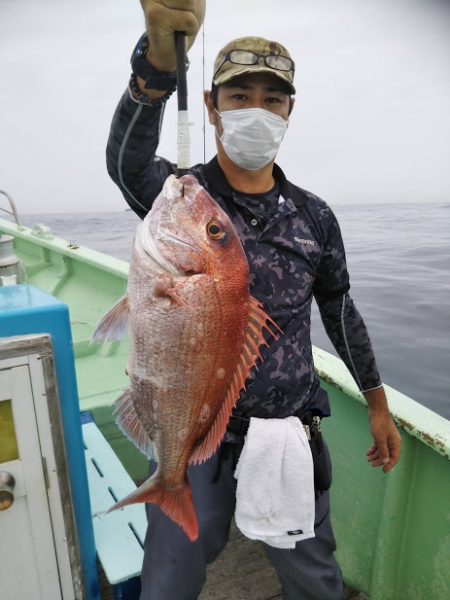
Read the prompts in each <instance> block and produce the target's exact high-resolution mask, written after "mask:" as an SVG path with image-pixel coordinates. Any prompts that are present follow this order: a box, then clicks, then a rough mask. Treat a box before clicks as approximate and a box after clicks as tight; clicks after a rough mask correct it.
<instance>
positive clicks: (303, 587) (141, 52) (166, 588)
mask: <svg viewBox="0 0 450 600" xmlns="http://www.w3.org/2000/svg"><path fill="white" fill-rule="evenodd" d="M141 2H142V5H143V8H144V10H145V15H146V22H147V35H146V36H143V38H141V40H140V42H139V44H138V47H137V49H136V50H135V52H134V55H133V59H132V67H133V71H134V73H133V74H132V76H131V79H130V85H129V89H128V90H127V91H126V93H125V94H124V96H123V97H122V99H121V101H120V103H119V106H118V108H117V110H116V113H115V115H114V119H113V123H112V128H111V135H110V139H109V143H108V149H107V160H108V170H109V173H110V175H111V177H112V178H113V179H114V181H115V182H116V183H117V184H118V185H119V187H120V188H121V190H122V192H123V194H124V196H125V198H126V200H127V202H128V203H129V205H130V206H131V208H132V209H133V210H134V211H135V212H136V213H137V214H138V215H139V216H140V217H141V218H143V217H144V216H145V215H146V213H147V212H148V210H149V209H150V208H151V205H152V202H153V200H154V199H155V197H156V196H157V194H158V193H159V192H160V190H161V187H162V185H163V182H164V181H165V179H166V178H167V176H168V175H169V174H171V173H173V172H175V169H176V166H175V165H174V164H172V163H170V162H169V161H167V160H165V159H163V158H160V157H156V156H155V153H156V149H157V145H158V136H159V130H160V124H161V119H162V115H163V111H164V104H165V102H166V100H167V98H168V97H169V96H170V94H171V93H172V92H173V91H174V89H175V85H176V77H175V73H174V71H175V67H176V59H175V53H174V32H175V31H185V32H186V33H187V34H188V38H187V40H188V47H190V46H191V45H192V43H193V42H194V39H195V36H196V34H197V32H198V30H199V27H200V25H201V22H202V19H203V15H204V2H203V1H201V0H196V1H195V0H191V1H190V2H187V1H183V0H159V1H157V0H141ZM293 76H294V63H293V60H292V59H291V57H290V55H289V53H288V51H287V50H286V48H284V47H283V46H282V45H281V44H278V43H276V42H269V41H267V40H264V39H262V38H252V37H249V38H241V39H239V40H235V41H233V42H231V43H230V44H228V45H227V46H226V47H225V48H224V49H223V50H222V51H221V52H219V55H218V57H217V59H216V61H215V64H214V75H213V86H212V90H211V91H210V92H205V95H204V98H205V103H206V106H207V109H208V115H209V121H210V123H211V125H213V126H214V128H215V131H216V141H217V156H216V157H215V158H214V159H213V160H212V161H211V162H210V163H208V164H206V165H196V166H195V167H193V168H192V173H193V174H194V175H195V176H196V177H197V178H198V180H199V182H200V183H201V185H203V186H204V187H205V188H206V189H207V190H208V191H209V193H210V194H211V195H212V196H213V197H214V198H215V199H216V201H217V202H218V203H219V204H220V206H221V207H222V208H223V209H224V210H225V211H226V212H227V213H228V215H229V216H230V218H231V220H232V222H233V224H234V226H235V228H236V231H237V233H238V235H239V236H240V239H241V241H242V243H243V247H244V250H245V252H246V255H247V258H248V261H249V266H250V273H251V277H250V284H251V293H252V295H253V296H255V297H256V298H257V299H258V300H260V301H261V302H262V303H263V305H264V310H265V311H267V313H268V314H269V315H270V316H271V317H272V318H273V319H274V320H275V321H276V322H277V324H278V325H279V326H280V327H281V328H282V329H283V331H284V335H283V336H280V338H279V339H278V340H276V341H273V342H272V343H271V345H270V348H268V349H265V350H264V362H263V363H260V365H259V370H258V371H257V372H256V373H253V374H252V375H251V377H250V378H249V380H248V382H247V383H248V385H247V389H246V391H245V392H242V393H241V397H240V400H239V401H238V403H237V406H236V409H235V411H234V415H233V417H232V419H231V420H230V425H229V430H228V431H227V434H226V436H225V442H226V443H225V444H223V445H222V447H221V448H220V450H219V452H217V453H216V454H215V455H214V456H213V457H212V458H211V459H210V460H209V461H207V462H206V463H205V464H203V465H199V466H196V467H191V468H190V469H189V479H190V483H191V486H192V489H193V496H194V503H195V506H196V510H197V514H198V519H199V527H200V534H199V539H198V540H197V541H196V542H195V543H190V542H189V541H188V540H187V538H186V536H185V534H184V533H183V532H182V531H181V529H180V528H179V527H178V526H177V525H175V524H174V523H172V521H170V520H169V519H168V518H167V517H166V516H165V515H164V514H163V513H162V512H161V511H160V509H159V508H158V507H157V506H155V505H148V506H147V510H148V518H149V529H148V534H147V538H146V541H145V557H144V565H143V570H142V596H141V599H142V600H157V599H158V600H194V599H195V598H197V597H198V595H199V593H200V591H201V589H202V586H203V584H204V581H205V572H206V565H207V563H209V562H211V561H212V560H214V559H215V558H216V556H217V555H218V554H219V553H220V552H221V550H222V549H223V548H224V546H225V544H226V542H227V539H228V530H229V525H230V521H231V518H232V516H233V513H234V508H235V489H236V481H235V479H234V477H233V473H234V468H235V465H236V456H237V455H238V454H239V451H240V449H241V448H242V444H243V439H244V435H245V429H246V424H247V425H248V419H249V417H251V416H257V417H262V418H284V417H287V416H290V415H297V416H299V417H300V418H301V419H302V420H303V419H306V418H310V417H311V415H313V416H315V417H326V416H328V415H329V414H330V410H329V405H328V399H327V396H326V393H325V392H324V391H323V390H322V389H321V388H320V386H319V381H318V379H317V377H316V375H315V373H314V369H313V362H312V352H311V341H310V308H311V301H312V297H313V296H314V297H315V299H316V301H317V303H318V305H319V308H320V311H321V315H322V319H323V321H324V324H325V327H326V329H327V332H328V334H329V336H330V338H331V340H332V341H333V343H334V345H335V347H336V348H337V350H338V352H339V354H340V356H341V357H342V359H343V360H344V361H345V363H346V364H347V366H348V368H349V369H350V371H351V372H352V374H353V376H354V378H355V380H356V381H357V383H358V385H359V387H360V389H361V390H362V391H363V393H364V396H365V398H366V400H367V403H368V407H369V425H370V431H371V434H372V436H373V439H374V443H373V445H372V447H371V448H370V449H369V451H368V453H367V457H368V461H369V462H370V463H371V464H372V465H373V466H381V467H382V468H383V470H384V472H386V473H387V472H388V471H390V470H391V469H392V468H393V467H394V465H395V464H396V462H397V461H398V459H399V455H400V436H399V434H398V432H397V430H396V428H395V425H394V423H393V421H392V419H391V417H390V415H389V411H388V407H387V401H386V396H385V394H384V391H383V388H382V385H381V380H380V378H379V375H378V372H377V368H376V364H375V359H374V356H373V352H372V349H371V345H370V340H369V337H368V334H367V331H366V328H365V326H364V323H363V321H362V319H361V317H360V315H359V313H358V311H357V309H356V307H355V306H354V304H353V302H352V300H351V298H350V296H349V294H348V291H349V288H350V285H349V277H348V273H347V269H346V264H345V254H344V248H343V243H342V239H341V235H340V231H339V226H338V224H337V221H336V219H335V217H334V215H333V213H332V212H331V210H330V208H329V207H328V206H327V204H325V202H323V201H322V200H320V199H319V198H317V197H316V196H314V195H313V194H311V193H309V192H306V191H304V190H302V189H300V188H298V187H296V186H295V185H293V184H292V183H290V182H288V181H287V180H286V178H285V176H284V174H283V172H282V171H281V169H280V168H279V167H278V166H277V165H275V164H274V159H275V156H276V153H277V150H278V146H279V144H280V142H281V140H282V138H283V134H284V132H285V130H286V126H287V122H288V118H289V115H290V113H291V111H292V108H293V105H294V99H293V97H292V96H293V94H294V93H295V88H294V85H293ZM230 447H231V448H233V449H234V452H225V451H224V449H225V448H228V449H229V448H230ZM328 469H329V467H328ZM328 476H329V472H328V473H325V479H326V478H327V477H328ZM327 487H328V485H327V484H326V483H325V484H323V485H321V484H317V489H316V507H315V508H316V518H315V537H314V538H312V539H309V540H305V541H302V542H298V543H297V545H296V547H295V549H294V550H282V549H277V548H273V547H270V546H266V547H265V549H266V552H267V555H268V558H269V559H270V561H271V562H272V564H273V565H274V567H275V569H276V571H277V573H278V576H279V578H280V580H281V583H282V588H283V598H285V599H286V600H313V599H315V600H337V599H339V598H341V597H342V588H343V585H342V576H341V573H340V569H339V566H338V565H337V563H336V560H335V558H334V556H333V552H334V550H335V541H334V537H333V533H332V529H331V524H330V517H329V503H328V491H327Z"/></svg>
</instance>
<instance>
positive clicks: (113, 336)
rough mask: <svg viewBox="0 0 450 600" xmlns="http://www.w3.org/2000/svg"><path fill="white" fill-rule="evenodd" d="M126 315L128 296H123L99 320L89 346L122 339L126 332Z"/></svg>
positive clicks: (127, 311)
mask: <svg viewBox="0 0 450 600" xmlns="http://www.w3.org/2000/svg"><path fill="white" fill-rule="evenodd" d="M128 313H129V308H128V296H127V295H125V296H122V298H120V300H118V301H117V302H116V303H115V304H114V306H113V307H112V308H110V309H109V311H108V312H107V313H106V315H103V317H102V318H101V319H100V322H99V323H98V325H97V327H96V328H95V331H94V333H93V334H92V339H91V344H102V343H103V342H115V341H116V340H120V339H122V338H123V336H124V335H125V333H126V331H127V324H128Z"/></svg>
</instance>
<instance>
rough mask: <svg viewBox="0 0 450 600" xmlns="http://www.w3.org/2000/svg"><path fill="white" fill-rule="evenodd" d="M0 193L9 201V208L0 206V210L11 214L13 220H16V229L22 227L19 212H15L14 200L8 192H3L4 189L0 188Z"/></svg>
mask: <svg viewBox="0 0 450 600" xmlns="http://www.w3.org/2000/svg"><path fill="white" fill-rule="evenodd" d="M0 194H2V195H3V196H5V198H6V199H7V200H8V202H9V206H10V210H9V209H7V208H3V207H2V206H0V211H2V212H5V213H6V214H8V215H10V216H12V217H13V218H14V221H15V222H16V225H17V228H18V229H24V227H23V225H22V223H21V222H20V219H19V213H18V212H17V208H16V204H15V202H14V200H13V199H12V198H11V196H10V195H9V194H8V192H5V190H0Z"/></svg>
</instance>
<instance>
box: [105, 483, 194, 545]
mask: <svg viewBox="0 0 450 600" xmlns="http://www.w3.org/2000/svg"><path fill="white" fill-rule="evenodd" d="M140 502H145V503H149V504H157V505H158V506H159V507H160V509H161V510H162V511H163V513H165V514H166V515H167V516H168V517H169V519H172V521H174V522H175V523H176V524H177V525H179V526H180V527H181V529H182V530H183V531H184V533H185V534H186V535H187V537H188V538H189V541H191V542H195V540H196V539H197V538H198V522H197V515H196V513H195V507H194V501H193V499H192V490H191V486H190V485H189V483H188V481H186V482H185V483H184V484H183V486H182V487H180V488H177V489H175V490H168V489H165V488H163V487H162V486H161V480H160V479H159V478H156V479H149V480H147V481H146V482H145V483H143V484H142V485H141V486H140V487H138V488H137V489H136V490H135V491H133V492H132V493H131V494H128V496H126V497H125V498H123V499H122V500H119V502H117V503H116V504H114V506H112V507H111V508H110V509H109V510H108V512H111V511H112V510H116V509H118V508H123V507H124V506H127V505H129V504H137V503H140Z"/></svg>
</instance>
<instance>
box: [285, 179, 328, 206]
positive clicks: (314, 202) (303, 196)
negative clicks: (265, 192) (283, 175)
mask: <svg viewBox="0 0 450 600" xmlns="http://www.w3.org/2000/svg"><path fill="white" fill-rule="evenodd" d="M286 183H287V185H288V189H289V191H290V192H291V193H290V196H291V199H292V201H293V202H294V204H295V205H296V206H297V207H298V208H299V207H300V206H302V205H305V204H306V205H307V206H308V207H309V208H312V209H315V210H317V211H322V210H331V209H330V207H329V205H328V204H327V202H325V200H324V199H323V198H321V197H320V196H318V195H317V194H313V192H310V191H309V190H305V189H304V188H301V187H300V186H298V185H296V184H295V183H292V181H289V180H287V182H286Z"/></svg>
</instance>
